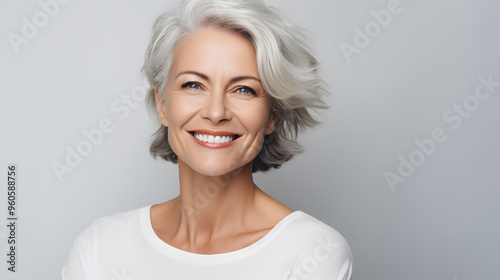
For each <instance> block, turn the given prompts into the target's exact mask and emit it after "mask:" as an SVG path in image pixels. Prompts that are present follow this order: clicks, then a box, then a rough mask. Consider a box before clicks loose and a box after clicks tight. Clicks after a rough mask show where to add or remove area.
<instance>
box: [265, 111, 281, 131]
mask: <svg viewBox="0 0 500 280" xmlns="http://www.w3.org/2000/svg"><path fill="white" fill-rule="evenodd" d="M278 120H279V117H278V115H276V114H275V113H273V112H271V114H269V120H268V121H267V125H266V131H265V134H266V135H269V134H271V133H273V131H274V129H276V124H277V123H278Z"/></svg>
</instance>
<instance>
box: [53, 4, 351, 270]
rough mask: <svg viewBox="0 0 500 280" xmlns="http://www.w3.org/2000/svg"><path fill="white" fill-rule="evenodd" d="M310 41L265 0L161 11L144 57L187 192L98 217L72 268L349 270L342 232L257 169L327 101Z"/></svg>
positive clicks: (278, 154) (155, 150)
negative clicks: (286, 199)
mask: <svg viewBox="0 0 500 280" xmlns="http://www.w3.org/2000/svg"><path fill="white" fill-rule="evenodd" d="M305 42H306V40H305V37H304V36H303V35H301V33H300V32H298V29H297V28H296V27H294V26H293V25H292V24H291V23H289V22H288V20H287V19H286V17H285V16H284V15H282V14H281V13H280V12H278V11H276V10H275V9H274V8H272V7H270V6H268V5H267V4H265V3H264V2H262V1H257V0H255V1H236V0H233V1H229V0H218V1H215V0H204V1H201V0H185V1H181V2H180V3H179V6H178V7H177V10H175V11H172V12H169V13H165V14H163V15H161V16H160V17H159V18H158V19H157V21H156V23H155V25H154V28H153V36H152V39H151V42H150V45H149V48H148V50H147V55H146V62H145V64H144V71H145V73H146V76H147V77H148V79H149V81H150V83H151V90H150V96H149V97H150V98H149V102H150V105H152V106H151V107H152V108H155V109H156V112H157V113H158V118H159V120H160V122H161V127H160V129H159V130H158V132H157V133H156V134H155V139H154V141H153V142H152V145H151V153H152V155H153V156H155V157H156V156H160V157H161V158H163V159H165V160H167V161H172V162H174V163H178V168H179V183H180V185H179V188H180V195H179V196H178V197H176V198H173V199H171V200H169V201H166V202H164V203H162V204H157V205H150V206H146V207H143V208H141V209H137V210H132V211H129V212H125V213H120V214H116V215H114V216H110V217H104V218H101V219H98V220H97V221H95V222H94V223H93V224H92V225H91V226H90V227H89V228H88V229H87V230H85V231H84V232H83V233H82V234H81V235H80V236H79V237H78V238H77V240H76V241H75V243H74V246H73V248H72V250H71V252H70V256H69V259H68V263H67V264H66V266H65V268H64V269H63V278H64V279H110V278H111V277H113V272H116V271H118V270H122V269H123V268H126V269H127V275H132V276H134V277H136V278H137V279H350V275H351V259H352V258H351V252H350V249H349V246H348V245H347V243H346V241H345V239H344V238H343V237H342V236H341V235H340V234H339V233H338V232H337V231H335V230H334V229H333V228H331V227H330V226H328V225H326V224H324V223H322V222H320V221H318V220H317V219H315V218H313V217H311V216H309V215H307V214H305V213H304V212H302V211H299V210H293V209H291V208H289V207H288V206H286V205H284V204H283V203H281V202H279V201H277V200H276V199H274V198H272V197H271V196H269V195H267V194H266V193H265V192H263V191H262V190H261V189H260V188H259V187H257V186H256V185H255V183H254V181H253V177H252V174H253V173H254V172H257V171H266V170H269V169H270V168H278V167H280V166H281V164H283V163H284V162H286V161H288V160H290V159H291V158H292V157H293V155H294V154H296V153H298V152H299V151H300V146H299V145H298V144H297V142H296V136H297V133H298V131H299V130H300V129H301V128H305V127H308V126H313V125H314V124H316V121H315V120H314V118H313V117H312V115H311V112H310V111H311V109H314V108H325V107H326V106H325V105H324V103H323V102H322V100H321V96H322V94H324V93H326V90H325V85H324V83H323V81H322V80H321V78H320V77H319V76H318V75H317V72H316V70H317V66H318V63H317V61H316V59H315V58H314V57H313V56H312V55H311V54H310V52H309V51H308V47H307V45H306V44H305Z"/></svg>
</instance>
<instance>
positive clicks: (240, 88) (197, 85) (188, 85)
mask: <svg viewBox="0 0 500 280" xmlns="http://www.w3.org/2000/svg"><path fill="white" fill-rule="evenodd" d="M191 86H196V87H191ZM181 88H188V89H201V85H200V84H198V83H196V82H187V83H185V84H183V85H182V86H181ZM242 89H244V90H248V91H249V93H242V92H239V90H242ZM236 92H238V93H240V94H243V95H247V94H252V95H257V92H256V91H255V90H254V89H252V88H250V87H247V86H242V87H239V88H237V89H236Z"/></svg>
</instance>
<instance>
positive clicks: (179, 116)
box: [157, 29, 275, 176]
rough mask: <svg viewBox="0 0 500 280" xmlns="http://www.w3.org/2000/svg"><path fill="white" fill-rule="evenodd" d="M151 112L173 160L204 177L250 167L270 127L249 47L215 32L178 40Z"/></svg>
mask: <svg viewBox="0 0 500 280" xmlns="http://www.w3.org/2000/svg"><path fill="white" fill-rule="evenodd" d="M157 96H158V95H157ZM157 110H158V113H159V116H160V120H161V122H162V124H163V125H165V126H167V127H168V141H169V143H170V146H171V147H172V149H173V150H174V152H175V153H176V154H177V156H178V157H179V161H182V162H184V163H185V164H187V165H188V166H190V167H191V168H192V169H193V170H195V171H197V172H199V173H201V174H204V175H208V176H217V175H224V174H227V173H229V172H231V171H233V170H235V169H237V168H239V167H242V166H244V165H246V164H248V163H250V162H251V161H252V160H253V159H254V158H255V157H256V156H257V154H258V153H259V151H260V149H261V147H262V143H263V140H264V135H266V134H270V133H271V132H273V130H274V125H275V118H273V116H272V114H271V101H270V98H269V97H268V96H267V95H266V93H265V92H264V89H263V86H262V83H261V82H260V77H259V72H258V69H257V60H256V55H255V50H254V48H253V45H252V44H251V43H250V42H249V41H248V40H247V39H245V38H244V37H242V36H240V35H237V34H233V33H230V32H227V31H220V30H216V29H203V30H200V31H198V32H196V33H194V34H192V35H190V36H188V37H185V38H183V39H181V40H180V41H179V43H178V44H177V46H176V48H175V52H174V59H173V62H172V66H171V69H170V73H169V76H168V81H167V88H166V90H165V99H164V100H163V101H162V100H159V99H158V97H157Z"/></svg>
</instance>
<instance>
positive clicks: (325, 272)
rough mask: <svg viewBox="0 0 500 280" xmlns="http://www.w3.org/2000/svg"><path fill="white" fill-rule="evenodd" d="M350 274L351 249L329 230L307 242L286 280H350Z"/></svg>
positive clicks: (344, 241)
mask: <svg viewBox="0 0 500 280" xmlns="http://www.w3.org/2000/svg"><path fill="white" fill-rule="evenodd" d="M351 274H352V253H351V249H350V248H349V245H348V244H347V241H346V240H345V239H344V238H343V237H342V236H341V235H340V234H339V233H338V232H337V231H335V230H333V229H329V230H327V231H323V232H322V233H321V234H319V235H316V237H315V238H314V239H311V240H309V241H308V242H307V246H306V247H305V248H304V249H303V250H302V251H301V252H300V254H298V255H297V258H296V259H295V261H294V265H293V268H292V270H291V271H290V272H289V274H288V277H286V279H287V280H298V279H300V280H350V279H351Z"/></svg>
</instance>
